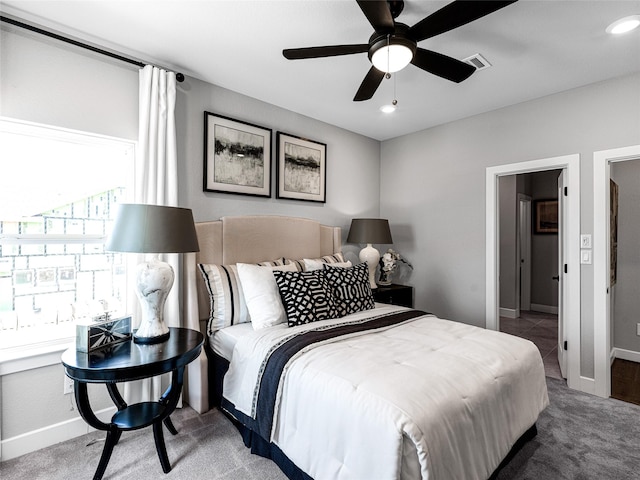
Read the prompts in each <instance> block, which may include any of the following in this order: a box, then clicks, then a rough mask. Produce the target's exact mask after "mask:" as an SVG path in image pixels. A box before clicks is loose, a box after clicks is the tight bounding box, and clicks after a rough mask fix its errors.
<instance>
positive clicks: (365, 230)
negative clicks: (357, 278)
mask: <svg viewBox="0 0 640 480" xmlns="http://www.w3.org/2000/svg"><path fill="white" fill-rule="evenodd" d="M347 242H348V243H366V244H367V246H366V247H365V248H363V249H362V250H360V255H359V257H360V261H362V262H366V263H367V265H368V266H369V284H370V285H371V288H377V287H378V285H377V284H376V279H375V275H376V268H377V266H378V262H379V261H380V252H378V250H377V249H375V248H374V247H373V245H372V244H373V243H377V244H380V243H383V244H384V243H386V244H389V243H393V240H392V239H391V230H390V229H389V220H386V219H383V218H354V219H353V220H351V228H350V229H349V235H348V236H347Z"/></svg>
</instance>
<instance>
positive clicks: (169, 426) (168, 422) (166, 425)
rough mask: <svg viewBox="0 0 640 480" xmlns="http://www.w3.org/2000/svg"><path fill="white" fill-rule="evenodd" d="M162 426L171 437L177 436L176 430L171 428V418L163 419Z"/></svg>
mask: <svg viewBox="0 0 640 480" xmlns="http://www.w3.org/2000/svg"><path fill="white" fill-rule="evenodd" d="M164 425H165V427H167V430H169V432H170V433H171V435H177V434H178V430H176V427H174V426H173V422H172V421H171V417H167V418H165V419H164Z"/></svg>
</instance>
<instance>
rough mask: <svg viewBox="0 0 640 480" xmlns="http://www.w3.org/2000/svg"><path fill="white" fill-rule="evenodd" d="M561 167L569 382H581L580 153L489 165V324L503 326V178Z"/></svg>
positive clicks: (577, 385) (494, 327) (576, 386)
mask: <svg viewBox="0 0 640 480" xmlns="http://www.w3.org/2000/svg"><path fill="white" fill-rule="evenodd" d="M554 169H561V170H563V171H564V172H565V182H566V186H567V190H568V192H571V193H570V194H569V195H568V196H567V197H566V211H567V212H568V215H567V218H566V229H565V230H566V239H567V241H566V247H565V248H564V252H563V256H564V259H565V260H564V262H565V263H566V264H567V267H568V268H567V270H566V273H565V272H564V271H563V272H562V275H563V279H564V286H565V291H566V293H565V299H566V301H565V305H564V312H566V314H565V315H564V326H565V332H566V341H567V347H568V348H567V352H566V359H567V384H568V386H569V387H570V388H574V389H581V385H580V250H579V245H580V156H579V155H577V154H575V155H566V156H562V157H552V158H546V159H540V160H532V161H528V162H521V163H515V164H509V165H500V166H496V167H489V168H487V170H486V249H487V250H486V279H487V283H486V312H485V320H486V328H488V329H491V330H499V327H500V325H499V322H500V316H499V305H500V303H499V298H500V292H499V288H500V283H499V280H500V275H499V272H500V255H499V239H500V231H499V228H500V227H499V221H498V218H499V214H500V212H499V208H498V207H499V187H498V183H499V179H500V177H503V176H506V175H515V174H521V173H531V172H540V171H547V170H554Z"/></svg>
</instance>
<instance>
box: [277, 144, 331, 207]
mask: <svg viewBox="0 0 640 480" xmlns="http://www.w3.org/2000/svg"><path fill="white" fill-rule="evenodd" d="M276 145H277V159H278V160H277V182H276V183H277V190H276V196H277V198H285V199H290V200H304V201H308V202H319V203H325V202H326V200H327V198H326V197H327V195H326V191H327V184H326V179H327V145H326V144H324V143H321V142H317V141H315V140H309V139H308V138H303V137H298V136H296V135H291V134H288V133H284V132H278V133H277V140H276Z"/></svg>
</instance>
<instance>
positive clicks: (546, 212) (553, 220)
mask: <svg viewBox="0 0 640 480" xmlns="http://www.w3.org/2000/svg"><path fill="white" fill-rule="evenodd" d="M533 231H534V233H558V201H557V200H538V201H536V202H535V216H534V225H533Z"/></svg>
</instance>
